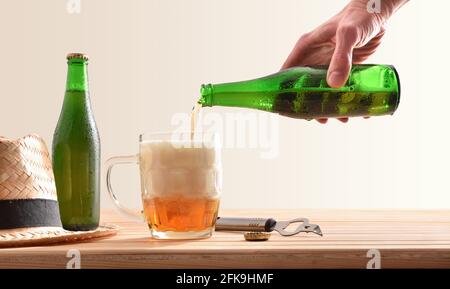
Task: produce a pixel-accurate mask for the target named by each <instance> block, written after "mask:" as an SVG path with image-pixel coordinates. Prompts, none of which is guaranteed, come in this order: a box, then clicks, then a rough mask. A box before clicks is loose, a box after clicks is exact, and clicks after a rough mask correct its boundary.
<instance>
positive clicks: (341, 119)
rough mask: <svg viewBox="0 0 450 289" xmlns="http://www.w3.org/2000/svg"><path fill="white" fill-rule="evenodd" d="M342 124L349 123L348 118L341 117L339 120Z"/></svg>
mask: <svg viewBox="0 0 450 289" xmlns="http://www.w3.org/2000/svg"><path fill="white" fill-rule="evenodd" d="M338 119H339V120H340V121H341V122H343V123H346V122H348V117H340V118H338Z"/></svg>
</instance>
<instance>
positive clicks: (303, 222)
mask: <svg viewBox="0 0 450 289" xmlns="http://www.w3.org/2000/svg"><path fill="white" fill-rule="evenodd" d="M293 223H299V225H298V226H297V227H296V228H295V229H294V230H289V231H288V230H286V228H287V227H288V226H289V225H290V224H293ZM216 230H217V231H253V232H272V231H274V230H275V231H277V232H278V233H280V235H282V236H293V235H296V234H298V233H301V232H306V233H315V234H317V235H319V236H322V231H321V230H320V227H319V225H316V224H310V223H309V220H308V219H306V218H297V219H293V220H290V221H280V222H277V221H275V220H274V219H272V218H268V219H265V218H224V217H218V218H217V221H216Z"/></svg>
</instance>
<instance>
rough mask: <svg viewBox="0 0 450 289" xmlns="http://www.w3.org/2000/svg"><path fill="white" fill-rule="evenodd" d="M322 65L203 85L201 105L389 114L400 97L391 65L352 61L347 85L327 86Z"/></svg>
mask: <svg viewBox="0 0 450 289" xmlns="http://www.w3.org/2000/svg"><path fill="white" fill-rule="evenodd" d="M327 69H328V67H326V66H311V67H294V68H291V69H287V70H283V71H280V72H278V73H275V74H272V75H269V76H266V77H262V78H258V79H254V80H247V81H241V82H233V83H222V84H207V85H202V88H201V98H200V100H199V101H198V102H199V103H200V104H201V105H202V106H203V107H205V106H233V107H244V108H254V109H259V110H264V111H269V112H275V113H279V114H280V115H285V116H289V117H293V118H301V119H313V118H326V117H353V116H378V115H386V114H393V113H394V111H395V110H396V109H397V107H398V104H399V101H400V82H399V78H398V74H397V72H396V70H395V68H394V67H393V66H390V65H353V67H352V69H351V73H350V77H349V79H348V81H347V83H346V84H345V85H344V86H343V87H340V88H331V87H329V86H328V84H327V80H326V78H327V77H326V76H327Z"/></svg>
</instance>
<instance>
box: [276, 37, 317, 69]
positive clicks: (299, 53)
mask: <svg viewBox="0 0 450 289" xmlns="http://www.w3.org/2000/svg"><path fill="white" fill-rule="evenodd" d="M312 39H313V37H312V36H311V34H310V33H307V34H303V35H302V36H301V37H300V38H299V39H298V41H297V43H295V46H294V49H292V51H291V53H290V54H289V56H288V58H287V59H286V61H285V62H284V64H283V66H282V67H281V69H286V68H289V67H293V66H296V65H299V64H300V60H301V59H302V58H304V56H305V53H306V51H307V49H308V47H309V46H310V45H311V43H312Z"/></svg>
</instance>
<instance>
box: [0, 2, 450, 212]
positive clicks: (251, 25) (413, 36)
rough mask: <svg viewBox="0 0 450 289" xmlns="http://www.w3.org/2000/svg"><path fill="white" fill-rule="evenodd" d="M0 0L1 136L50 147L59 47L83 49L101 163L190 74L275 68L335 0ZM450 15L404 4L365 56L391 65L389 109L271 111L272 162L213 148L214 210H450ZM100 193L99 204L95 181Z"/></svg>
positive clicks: (129, 182) (124, 185) (59, 87)
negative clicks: (217, 193) (353, 115)
mask: <svg viewBox="0 0 450 289" xmlns="http://www.w3.org/2000/svg"><path fill="white" fill-rule="evenodd" d="M1 3H2V9H0V37H1V38H0V39H1V45H0V52H1V68H2V69H0V83H1V87H2V88H1V102H0V105H1V114H0V134H1V135H5V136H9V137H19V136H22V135H24V134H26V133H29V132H36V133H39V134H41V135H42V136H43V137H44V138H45V140H46V141H47V143H48V145H49V146H50V145H51V139H52V134H53V130H54V127H55V124H56V121H57V119H58V115H59V112H60V108H61V105H62V101H63V96H64V85H65V78H66V62H65V55H66V53H68V52H73V51H82V52H86V53H88V54H89V55H90V58H91V61H90V66H89V72H90V83H91V93H92V104H93V109H94V112H95V117H96V120H97V123H98V127H99V130H100V133H101V141H102V156H103V161H104V160H106V158H107V157H110V156H112V155H118V154H128V153H134V152H135V151H136V150H137V148H138V146H137V136H138V134H139V133H141V132H153V131H164V130H170V129H172V128H173V127H171V125H170V120H171V117H172V116H173V114H174V113H185V112H187V111H188V110H189V109H190V108H191V107H192V104H193V101H194V100H195V99H196V97H197V94H198V90H199V86H200V84H201V83H208V82H224V81H235V80H241V79H248V78H254V77H259V76H263V75H266V74H269V73H272V72H274V71H277V70H278V69H279V67H280V66H281V64H282V62H283V61H284V59H285V57H286V56H287V54H288V53H289V51H290V49H291V48H292V46H293V44H294V43H295V41H296V40H297V38H298V37H299V36H300V35H301V34H302V33H304V32H307V31H309V30H311V29H312V28H314V27H315V26H317V25H319V24H320V23H322V22H323V21H325V20H326V19H328V18H329V17H330V16H332V15H333V14H334V13H336V12H338V10H339V9H340V8H341V7H343V6H344V3H346V1H336V0H315V1H310V0H283V1H275V0H272V1H264V0H246V1H241V0H239V1H238V0H227V1H225V0H222V1H212V0H204V1H199V0H192V1H186V0H164V1H162V0H160V1H157V0H151V1H150V0H148V1H143V0H142V1H137V0H132V1H130V0H120V1H119V0H117V1H101V0H81V4H82V6H81V13H80V14H69V13H67V11H66V3H67V1H64V0H45V1H33V0H28V1H24V0H20V1H19V0H10V1H5V0H2V1H1ZM449 11H450V2H449V1H444V0H441V1H411V2H410V3H408V4H407V5H406V6H405V7H403V8H402V9H401V11H399V13H398V14H397V15H395V17H394V18H393V19H392V21H391V22H390V24H389V26H388V31H387V34H386V37H385V39H384V42H383V44H382V46H381V47H380V48H379V50H378V52H377V53H376V54H375V55H374V56H373V57H372V58H371V59H370V62H372V63H389V64H394V65H395V66H396V67H397V68H398V70H399V73H400V75H401V82H402V100H401V104H400V107H399V109H398V111H397V113H396V114H395V115H394V116H393V117H381V118H372V119H370V120H363V119H354V120H351V121H350V122H349V123H348V124H341V123H339V122H337V121H334V120H332V121H330V122H329V124H327V125H320V124H318V123H316V122H306V121H299V120H293V119H288V118H283V119H281V120H280V124H279V125H280V132H279V133H280V136H279V146H280V154H279V157H278V158H276V159H272V160H264V159H261V158H260V157H259V152H258V151H257V150H254V149H226V150H225V151H224V153H223V165H224V187H223V202H222V204H223V207H227V208H242V207H246V208H247V207H248V208H306V207H314V208H316V207H317V208H319V207H335V208H350V207H364V208H379V207H388V208H405V207H413V208H441V207H442V208H450V181H449V178H450V177H449V176H450V172H449V170H448V164H449V163H450V149H449V148H450V137H449V130H448V123H449V119H448V117H447V114H448V111H449V107H450V95H449V91H448V89H447V86H448V83H449V80H448V67H449V66H450V60H449V58H448V51H449V49H450V47H449V45H450V41H449V37H448V25H447V24H448V12H449ZM216 111H217V112H220V113H224V112H230V111H232V110H230V109H217V110H216ZM114 177H115V186H116V187H117V190H118V191H120V193H119V195H120V197H121V198H126V199H127V204H129V205H132V206H138V204H139V193H138V188H139V186H138V172H137V168H136V167H133V166H129V167H125V168H123V169H118V170H117V171H116V173H115V175H114ZM102 195H103V198H102V201H103V205H104V206H111V203H110V202H109V200H107V198H106V194H105V186H104V185H103V181H102Z"/></svg>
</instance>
